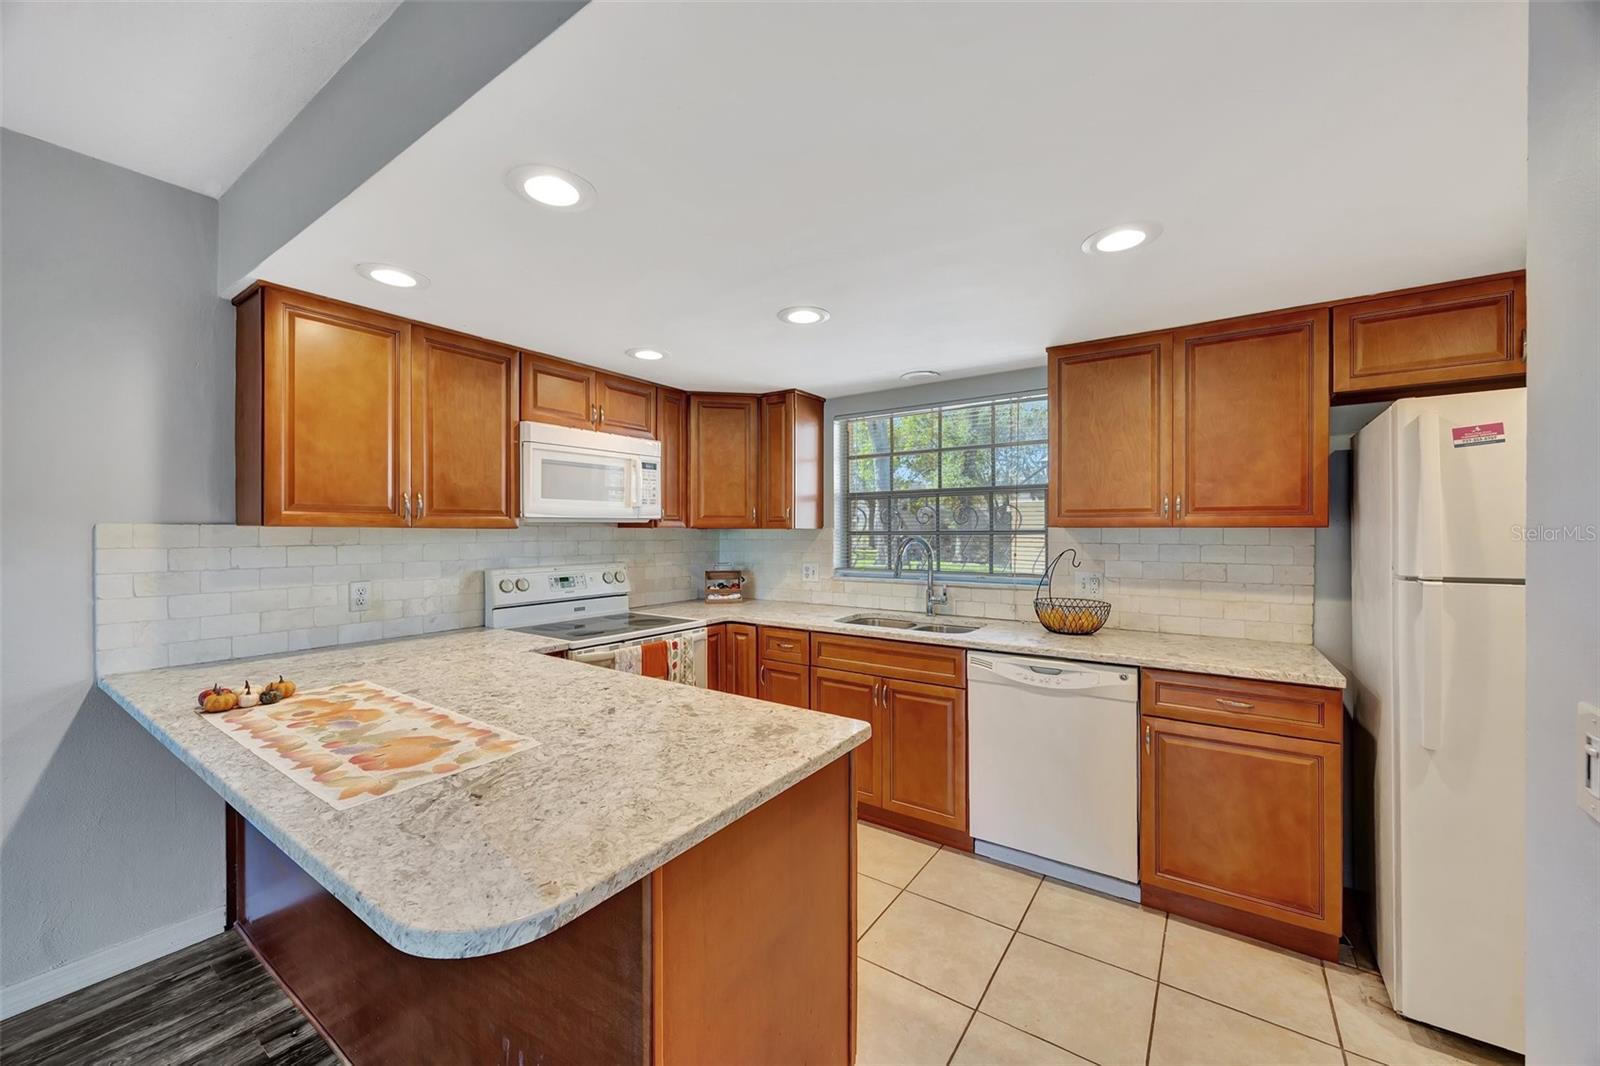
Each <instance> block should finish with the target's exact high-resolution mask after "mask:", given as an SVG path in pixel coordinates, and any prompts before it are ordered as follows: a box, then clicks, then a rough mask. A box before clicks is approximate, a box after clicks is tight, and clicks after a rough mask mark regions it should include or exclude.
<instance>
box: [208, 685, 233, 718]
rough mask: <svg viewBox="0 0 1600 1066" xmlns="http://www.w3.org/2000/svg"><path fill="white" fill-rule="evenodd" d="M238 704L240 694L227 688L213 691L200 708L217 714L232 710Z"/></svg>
mask: <svg viewBox="0 0 1600 1066" xmlns="http://www.w3.org/2000/svg"><path fill="white" fill-rule="evenodd" d="M237 706H239V697H238V695H237V694H236V693H235V692H234V691H233V690H232V689H226V688H225V689H223V690H222V691H221V692H213V693H212V694H211V695H209V696H207V697H206V701H205V702H204V703H202V704H201V705H200V709H201V710H203V711H204V712H205V713H206V714H217V713H219V712H221V711H231V710H233V709H234V708H235V707H237Z"/></svg>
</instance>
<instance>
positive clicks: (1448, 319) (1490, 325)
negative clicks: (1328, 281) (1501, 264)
mask: <svg viewBox="0 0 1600 1066" xmlns="http://www.w3.org/2000/svg"><path fill="white" fill-rule="evenodd" d="M1527 314H1528V312H1527V286H1526V279H1525V276H1524V274H1523V273H1522V272H1521V271H1518V272H1516V273H1513V274H1502V275H1499V276H1497V277H1490V278H1476V279H1473V280H1471V281H1460V282H1453V283H1451V284H1448V285H1432V286H1427V287H1425V288H1418V289H1406V290H1403V291H1400V292H1393V293H1385V294H1383V295H1379V296H1371V297H1367V298H1366V299H1362V300H1351V301H1348V302H1345V303H1338V304H1335V305H1334V307H1333V397H1334V401H1335V402H1336V403H1358V402H1365V401H1370V400H1383V399H1392V398H1394V397H1396V396H1416V395H1421V394H1424V393H1437V392H1466V391H1469V390H1472V389H1482V388H1511V387H1515V386H1519V385H1521V384H1522V383H1523V381H1524V380H1525V378H1526V376H1527V370H1528V364H1527V349H1526V341H1527Z"/></svg>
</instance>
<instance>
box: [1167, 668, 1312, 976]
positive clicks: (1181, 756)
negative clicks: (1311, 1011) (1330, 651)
mask: <svg viewBox="0 0 1600 1066" xmlns="http://www.w3.org/2000/svg"><path fill="white" fill-rule="evenodd" d="M1173 679H1181V680H1182V681H1183V682H1184V684H1183V685H1182V686H1181V688H1180V686H1178V685H1177V684H1175V683H1173ZM1212 680H1214V681H1215V682H1217V689H1216V690H1217V691H1218V692H1220V693H1224V695H1221V696H1218V697H1217V698H1216V699H1214V700H1207V699H1201V698H1199V697H1201V696H1202V695H1203V693H1204V691H1205V686H1204V684H1203V681H1204V679H1203V678H1202V677H1200V676H1198V675H1192V674H1167V673H1165V672H1164V671H1154V670H1151V671H1146V672H1145V677H1144V679H1143V688H1144V700H1143V706H1144V711H1145V713H1144V715H1143V717H1142V722H1141V740H1140V797H1141V803H1140V818H1139V881H1140V886H1141V889H1142V891H1143V895H1144V901H1145V902H1146V903H1147V904H1149V905H1150V906H1154V907H1158V908H1161V909H1163V910H1169V911H1172V912H1174V913H1178V914H1184V915H1187V916H1188V917H1191V918H1196V919H1198V920H1200V921H1204V922H1207V923H1209V924H1212V925H1219V926H1222V927H1224V928H1228V929H1233V930H1235V931H1237V932H1241V933H1244V934H1246V935H1249V936H1254V937H1257V938H1259V939H1263V940H1268V941H1271V942H1273V943H1278V944H1282V945H1283V946H1285V947H1289V948H1292V949H1294V950H1297V951H1302V952H1306V953H1307V954H1312V955H1319V956H1321V957H1323V958H1337V956H1338V947H1339V934H1340V932H1341V929H1342V924H1343V911H1342V902H1343V901H1342V885H1343V821H1342V809H1343V765H1344V763H1343V754H1344V752H1343V745H1342V743H1340V742H1339V741H1338V740H1316V739H1307V738H1306V737H1305V736H1303V735H1301V736H1296V735H1284V733H1282V732H1277V731H1271V730H1275V729H1277V728H1279V727H1278V726H1277V725H1275V724H1273V723H1272V720H1271V719H1265V718H1262V717H1260V716H1259V715H1256V714H1255V713H1254V712H1256V711H1257V710H1258V708H1255V707H1252V706H1251V704H1252V703H1256V702H1258V700H1257V699H1250V700H1244V699H1239V698H1238V697H1239V695H1240V691H1239V689H1240V683H1239V682H1235V681H1233V680H1231V679H1225V678H1216V679H1212ZM1164 684H1165V686H1166V695H1165V696H1158V695H1157V693H1159V692H1161V691H1162V689H1163V685H1164ZM1244 684H1247V685H1248V684H1256V685H1263V684H1264V683H1244ZM1272 687H1274V688H1276V689H1278V690H1292V689H1294V688H1297V687H1298V686H1285V685H1278V686H1272ZM1303 691H1304V692H1305V693H1307V694H1308V696H1307V701H1308V702H1315V700H1316V698H1317V697H1318V696H1319V695H1320V694H1325V693H1329V692H1331V691H1332V690H1328V689H1315V688H1306V689H1303ZM1180 696H1181V697H1182V699H1181V702H1180V701H1179V697H1180ZM1279 698H1280V700H1281V701H1282V702H1281V704H1280V706H1289V705H1290V703H1289V700H1290V697H1289V696H1287V695H1283V694H1280V696H1279ZM1230 703H1232V704H1235V705H1237V711H1236V712H1234V713H1236V715H1237V717H1236V720H1235V722H1234V723H1231V724H1211V723H1212V722H1214V721H1217V720H1218V716H1219V714H1223V713H1230V712H1228V711H1227V706H1228V704H1230ZM1168 704H1173V705H1174V706H1173V710H1174V712H1175V713H1176V714H1177V715H1179V716H1180V717H1172V718H1168V717H1163V716H1160V715H1158V714H1152V713H1150V712H1151V710H1152V709H1156V710H1159V709H1160V708H1161V707H1164V706H1166V705H1168ZM1202 704H1208V705H1209V706H1201V705H1202ZM1335 706H1337V705H1335ZM1197 712H1198V713H1202V714H1204V715H1205V716H1206V720H1205V721H1203V722H1202V721H1192V720H1183V719H1185V718H1192V717H1194V716H1195V714H1196V713H1197ZM1338 713H1340V714H1341V717H1339V718H1337V719H1334V720H1332V721H1330V722H1329V723H1328V724H1327V726H1326V727H1325V729H1326V733H1325V734H1324V735H1331V736H1335V737H1338V736H1340V735H1341V733H1340V730H1341V729H1342V724H1343V719H1342V712H1338ZM1282 728H1284V729H1287V730H1288V731H1290V732H1291V733H1292V732H1296V731H1300V732H1304V731H1305V729H1306V726H1305V724H1304V722H1303V721H1301V722H1296V721H1292V720H1291V721H1287V722H1284V723H1283V725H1282Z"/></svg>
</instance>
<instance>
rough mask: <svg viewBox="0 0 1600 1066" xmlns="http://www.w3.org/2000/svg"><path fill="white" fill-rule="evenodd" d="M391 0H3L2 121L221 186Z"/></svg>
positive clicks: (175, 179) (216, 189) (197, 183)
mask: <svg viewBox="0 0 1600 1066" xmlns="http://www.w3.org/2000/svg"><path fill="white" fill-rule="evenodd" d="M398 4H399V0H371V2H328V0H274V2H262V0H195V2H150V0H120V2H119V0H101V2H87V3H85V2H75V0H5V3H4V4H3V5H0V7H3V15H0V18H3V33H4V39H5V44H4V65H5V75H4V91H5V96H4V100H5V104H4V112H3V123H4V125H5V126H7V127H8V128H10V129H13V130H16V131H18V132H19V133H26V134H28V135H29V136H32V137H38V138H39V139H40V140H45V141H49V142H51V143H52V144H59V145H61V146H62V147H63V148H70V149H72V150H73V151H76V152H82V153H83V154H84V155H89V156H93V157H94V158H96V159H103V160H105V161H106V162H108V163H115V164H116V165H118V166H121V167H127V168H128V169H129V170H136V171H138V172H139V173H141V174H148V175H150V176H151V177H153V178H160V179H161V180H162V181H169V182H172V183H173V184H174V185H181V186H183V187H184V188H186V189H193V190H194V191H195V192H199V193H204V194H205V195H207V196H220V195H221V194H222V193H223V192H224V191H226V190H227V188H228V186H230V185H232V184H233V182H234V179H236V178H237V177H238V176H239V175H240V174H242V173H243V172H244V170H245V168H246V167H248V166H249V165H250V164H251V163H252V162H254V161H255V158H256V156H258V155H260V154H261V151H262V149H264V148H266V147H267V145H269V144H271V143H272V140H273V138H275V137H276V136H277V135H278V134H279V133H280V132H282V130H283V128H284V127H285V126H287V125H288V124H289V120H290V119H292V118H294V116H295V115H296V114H298V113H299V111H300V109H301V108H302V107H304V106H305V105H306V102H307V101H309V100H310V99H311V98H312V97H313V96H315V95H316V94H317V90H319V89H321V88H322V87H323V85H325V84H326V83H327V81H328V79H329V78H331V77H333V74H334V72H335V71H337V70H338V69H339V68H340V67H341V66H343V65H344V62H345V60H347V59H349V58H350V56H351V54H352V53H354V52H355V50H356V49H357V48H359V47H360V46H361V44H362V42H364V41H365V40H366V39H367V38H368V37H370V36H371V35H372V31H373V30H375V29H377V28H378V26H379V25H380V24H381V23H382V22H383V20H384V19H386V18H388V17H389V15H390V14H391V13H392V12H393V11H394V9H395V7H397V6H398Z"/></svg>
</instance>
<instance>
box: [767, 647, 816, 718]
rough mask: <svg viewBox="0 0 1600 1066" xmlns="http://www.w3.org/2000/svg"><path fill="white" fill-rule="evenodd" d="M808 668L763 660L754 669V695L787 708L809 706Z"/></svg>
mask: <svg viewBox="0 0 1600 1066" xmlns="http://www.w3.org/2000/svg"><path fill="white" fill-rule="evenodd" d="M810 672H811V671H810V668H809V667H805V666H796V665H795V664H794V663H786V662H779V661H777V660H775V659H763V660H761V662H760V664H759V665H758V666H757V667H756V695H757V696H759V697H760V698H761V699H764V700H767V701H768V702H770V703H782V704H785V705H786V706H789V707H810V706H811V678H810V677H809V676H808V675H809V674H810Z"/></svg>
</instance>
